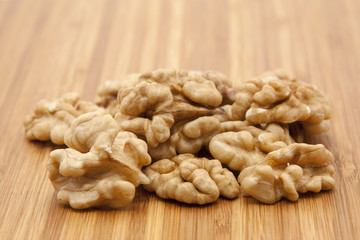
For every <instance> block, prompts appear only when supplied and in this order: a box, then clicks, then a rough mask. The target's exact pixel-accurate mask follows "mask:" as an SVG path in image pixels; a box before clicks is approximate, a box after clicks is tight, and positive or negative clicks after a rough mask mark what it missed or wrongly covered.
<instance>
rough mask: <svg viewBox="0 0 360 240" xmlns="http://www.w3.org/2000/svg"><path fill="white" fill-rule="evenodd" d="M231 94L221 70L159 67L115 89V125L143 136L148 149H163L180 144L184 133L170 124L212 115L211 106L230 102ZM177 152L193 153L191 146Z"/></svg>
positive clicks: (213, 109)
mask: <svg viewBox="0 0 360 240" xmlns="http://www.w3.org/2000/svg"><path fill="white" fill-rule="evenodd" d="M218 88H219V89H218ZM222 93H223V94H224V97H225V98H226V99H225V100H224V99H223V96H222ZM232 98H234V93H233V91H232V88H231V84H230V83H229V82H228V81H227V80H226V78H225V77H224V76H223V75H221V74H218V73H215V72H195V71H176V70H171V69H160V70H157V71H153V72H148V73H144V74H141V75H140V76H139V78H138V81H137V83H136V84H134V85H128V86H126V87H124V88H120V89H119V93H118V101H119V105H120V113H119V114H121V115H122V116H121V119H123V121H121V122H119V125H120V127H121V129H123V130H125V131H131V132H134V133H135V134H137V135H138V136H139V137H140V138H142V139H144V140H146V142H147V143H148V145H149V147H150V148H151V149H156V148H157V149H160V148H161V149H165V146H170V145H171V146H172V147H175V148H176V146H178V147H181V146H182V145H184V144H181V143H179V142H184V141H183V138H182V136H184V135H180V136H177V135H176V132H177V131H176V129H178V127H173V125H174V124H177V123H179V122H189V121H192V120H194V119H196V118H201V117H203V116H208V115H214V114H216V113H217V112H218V110H217V109H215V108H214V107H215V106H219V105H220V104H222V102H223V101H227V102H231V103H232V100H231V99H232ZM123 116H128V118H127V119H126V118H124V117H123ZM203 123H204V122H203ZM177 125H178V124H177ZM206 126H210V124H207V125H206ZM175 135H176V136H175ZM199 137H200V136H199ZM170 138H171V139H170ZM190 138H192V139H194V138H193V137H190ZM208 141H209V140H207V141H197V142H198V143H197V144H196V146H194V148H196V149H197V151H198V150H199V149H200V148H201V146H203V145H204V144H207V142H208ZM192 142H194V141H192ZM170 143H171V144H170ZM175 145H176V146H175ZM188 145H190V144H188ZM150 152H154V151H152V150H150ZM171 152H175V150H173V151H171ZM180 152H190V153H195V150H191V151H187V150H180ZM157 155H158V157H160V158H164V157H165V156H163V155H162V154H157ZM172 156H173V155H172V154H170V155H169V154H167V155H166V157H172ZM158 157H156V158H158Z"/></svg>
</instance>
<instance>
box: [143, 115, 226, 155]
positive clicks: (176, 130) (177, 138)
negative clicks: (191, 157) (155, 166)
mask: <svg viewBox="0 0 360 240" xmlns="http://www.w3.org/2000/svg"><path fill="white" fill-rule="evenodd" d="M219 129H220V122H219V120H218V119H217V118H215V117H213V116H204V117H199V118H197V119H195V120H192V121H182V122H178V123H177V124H175V125H174V126H173V128H172V130H171V137H170V138H169V139H168V140H167V141H166V142H164V143H161V144H159V145H158V146H156V147H155V148H152V147H149V154H150V155H151V157H152V158H153V159H156V160H158V159H164V158H172V157H174V156H175V155H177V154H181V153H193V154H195V153H197V152H199V151H200V149H201V148H202V147H207V146H208V144H209V142H210V140H211V138H212V137H213V136H214V135H216V134H218V133H219Z"/></svg>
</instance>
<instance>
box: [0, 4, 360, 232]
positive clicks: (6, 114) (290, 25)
mask: <svg viewBox="0 0 360 240" xmlns="http://www.w3.org/2000/svg"><path fill="white" fill-rule="evenodd" d="M359 9H360V1H357V0H343V1H337V0H314V1H303V0H294V1H287V0H266V1H265V0H242V1H231V0H227V1H205V0H194V1H190V0H187V1H184V0H174V1H167V0H154V1H140V0H134V1H125V0H124V1H116V0H105V1H100V0H91V1H88V0H77V1H71V0H62V1H60V0H58V1H47V0H0V83H1V84H0V86H1V87H0V116H1V117H0V135H1V138H0V143H1V144H0V156H1V159H0V216H1V217H0V236H1V237H0V238H1V239H274V238H277V239H279V238H281V239H360V228H359V225H360V183H359V168H360V159H359V156H360V144H359V143H360V138H359V136H360V130H359V127H358V126H357V121H358V120H359V119H360V111H359V102H360V79H359V76H360V47H359V44H360V15H359V14H358V10H359ZM163 67H176V68H181V69H193V70H218V71H221V72H223V73H225V74H226V75H227V76H228V77H229V78H230V79H231V80H232V81H233V82H234V83H239V82H241V81H245V80H247V79H249V78H250V77H252V76H255V75H257V74H259V73H261V72H263V71H265V70H273V69H277V68H279V67H280V68H283V69H286V70H288V71H289V72H291V73H292V74H293V75H295V76H296V77H297V78H298V79H301V80H304V81H306V82H309V83H313V84H315V85H317V86H318V87H319V88H320V89H322V90H323V91H324V92H325V93H326V94H327V95H328V96H329V97H330V99H331V102H332V105H333V107H334V115H333V119H332V129H331V131H330V132H328V133H326V134H323V135H321V136H316V137H312V138H311V139H310V140H311V142H313V143H322V144H324V145H325V146H326V147H327V148H328V149H329V150H330V151H331V152H332V153H333V154H334V156H335V168H336V174H335V178H336V181H337V183H336V187H335V189H334V190H332V191H329V192H322V193H320V194H311V193H310V194H305V195H303V196H301V197H300V199H299V200H298V201H297V202H295V203H292V202H288V201H281V202H279V203H277V204H275V205H264V204H259V203H258V202H257V201H255V200H253V199H251V198H244V197H242V196H240V197H239V198H238V199H236V200H233V201H230V200H226V199H224V198H220V199H219V200H218V201H217V202H216V203H214V204H211V205H206V206H202V207H198V206H190V205H186V204H179V203H176V202H175V201H168V200H161V199H159V198H158V197H156V196H155V194H152V193H148V192H146V191H144V190H143V189H141V188H139V189H138V191H137V195H136V197H135V200H134V202H133V203H132V204H130V205H129V206H128V207H126V208H124V209H119V210H86V211H75V210H72V209H70V208H68V207H64V206H62V205H60V204H58V203H57V200H56V196H55V194H54V189H53V187H52V186H51V183H50V181H49V180H48V179H47V172H46V165H47V160H48V156H49V152H50V151H51V150H53V149H54V148H55V146H54V145H52V144H50V143H40V142H29V141H27V140H26V139H25V136H24V129H23V125H22V122H23V119H24V116H25V115H26V114H29V113H31V111H32V109H33V108H34V106H35V104H36V102H37V101H39V100H40V99H44V98H45V99H53V98H56V97H59V96H60V95H61V94H63V93H65V92H69V91H76V92H79V93H80V94H81V97H82V99H85V100H93V99H94V98H95V95H96V88H97V86H98V85H99V84H100V83H101V82H104V81H106V80H111V79H121V78H122V77H123V76H125V75H126V74H128V73H132V72H142V71H147V70H153V69H157V68H163Z"/></svg>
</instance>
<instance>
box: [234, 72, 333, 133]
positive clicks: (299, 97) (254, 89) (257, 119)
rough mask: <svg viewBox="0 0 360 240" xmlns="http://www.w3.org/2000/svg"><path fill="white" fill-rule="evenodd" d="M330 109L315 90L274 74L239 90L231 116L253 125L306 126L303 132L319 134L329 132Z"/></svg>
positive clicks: (323, 98) (310, 86) (284, 76)
mask: <svg viewBox="0 0 360 240" xmlns="http://www.w3.org/2000/svg"><path fill="white" fill-rule="evenodd" d="M331 112H332V109H331V107H330V105H329V102H328V100H327V99H326V98H325V96H324V95H323V93H322V92H321V91H320V90H319V89H317V88H316V87H314V86H312V85H310V84H306V83H304V82H301V81H297V80H295V79H291V78H289V77H288V76H287V75H285V74H284V73H282V72H280V71H277V72H274V73H271V72H269V73H265V74H262V75H260V76H259V77H256V78H254V79H252V80H250V81H248V82H246V83H244V84H242V85H241V86H240V87H239V91H238V93H237V96H236V101H235V103H234V104H233V107H232V112H231V115H232V117H233V118H234V120H244V119H246V120H247V121H249V122H252V123H253V124H261V123H271V122H281V123H293V122H297V121H304V122H305V123H308V124H307V126H309V125H310V126H309V127H307V128H306V127H305V129H309V131H310V132H311V133H321V132H324V131H327V130H328V129H329V127H328V126H329V124H328V122H327V123H326V124H321V123H322V122H323V121H326V120H328V119H330V117H331Z"/></svg>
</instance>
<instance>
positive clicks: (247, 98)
mask: <svg viewBox="0 0 360 240" xmlns="http://www.w3.org/2000/svg"><path fill="white" fill-rule="evenodd" d="M330 117H331V107H330V106H329V103H328V101H327V100H326V98H325V97H324V95H323V94H322V93H321V92H320V91H319V90H318V89H317V88H316V87H314V86H311V85H308V84H306V83H303V82H299V81H296V80H294V79H291V78H289V77H288V76H287V75H285V74H283V73H281V72H274V73H271V72H270V73H265V74H263V75H261V76H258V77H256V78H254V79H251V80H250V81H248V82H246V83H242V84H241V85H239V86H237V87H233V86H232V84H231V82H229V81H228V80H227V79H226V78H225V76H224V75H222V74H220V73H217V72H198V71H176V70H170V69H165V70H164V69H162V70H157V71H153V72H147V73H143V74H133V75H129V76H128V77H126V78H125V79H123V80H122V81H109V82H106V83H105V84H104V85H103V86H101V87H100V88H99V90H98V99H97V100H96V103H91V102H84V101H79V97H78V95H77V94H75V93H69V94H66V95H64V96H63V97H61V98H59V99H57V100H55V101H46V100H43V101H40V102H39V103H38V105H37V108H36V109H35V111H34V113H33V114H32V115H31V116H27V117H26V119H25V123H24V125H25V132H26V137H27V138H28V139H30V140H41V141H47V140H51V141H52V142H53V143H55V144H59V145H62V144H65V145H66V146H67V147H68V148H66V149H57V150H54V151H52V152H51V153H50V159H49V162H48V171H49V178H50V180H51V182H52V184H53V186H54V188H55V189H56V191H57V198H58V200H59V202H61V203H63V204H69V205H70V206H71V207H73V208H77V209H84V208H89V207H94V206H108V207H113V208H118V207H122V206H125V205H127V204H129V203H130V202H131V201H132V200H133V198H134V196H135V189H136V187H138V186H139V185H141V184H142V185H143V186H144V188H145V189H146V190H149V191H155V192H156V194H157V195H158V196H159V197H161V198H171V199H176V200H177V201H180V202H185V203H194V204H206V203H211V202H214V201H216V200H217V199H218V198H219V196H220V195H222V196H224V197H226V198H231V199H232V198H236V197H238V196H239V194H240V191H241V190H242V192H243V194H244V195H250V196H252V197H253V198H255V199H257V200H259V201H261V202H264V203H275V202H277V201H279V200H280V199H281V198H283V197H284V198H287V199H289V200H291V201H295V200H297V199H298V197H299V192H300V193H304V192H307V191H312V192H319V191H321V190H328V189H331V188H332V187H333V186H334V184H335V182H334V178H333V174H334V167H333V166H332V165H331V164H332V162H333V161H334V157H333V155H332V154H331V153H330V152H329V151H328V150H326V149H325V147H324V146H323V145H321V144H318V145H311V144H306V143H302V141H303V135H304V132H307V133H309V134H319V133H323V132H325V131H327V130H329V127H330V125H329V119H330ZM199 152H200V154H199ZM200 155H201V156H200ZM211 156H212V157H211ZM212 158H215V159H212ZM239 172H240V174H239V176H238V178H237V180H236V178H235V176H234V173H239ZM239 183H240V184H239Z"/></svg>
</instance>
